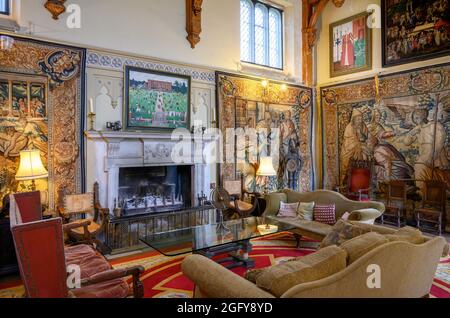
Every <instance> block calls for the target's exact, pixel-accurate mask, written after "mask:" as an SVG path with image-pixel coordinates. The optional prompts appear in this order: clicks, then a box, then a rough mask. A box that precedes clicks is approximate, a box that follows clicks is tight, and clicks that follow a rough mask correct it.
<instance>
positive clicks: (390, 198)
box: [381, 180, 407, 227]
mask: <svg viewBox="0 0 450 318" xmlns="http://www.w3.org/2000/svg"><path fill="white" fill-rule="evenodd" d="M406 195H407V185H406V182H404V181H399V180H391V181H389V182H387V187H386V210H385V211H384V213H383V214H382V215H381V224H385V223H388V224H394V225H396V226H397V227H401V226H402V225H403V224H406V204H407V198H406Z"/></svg>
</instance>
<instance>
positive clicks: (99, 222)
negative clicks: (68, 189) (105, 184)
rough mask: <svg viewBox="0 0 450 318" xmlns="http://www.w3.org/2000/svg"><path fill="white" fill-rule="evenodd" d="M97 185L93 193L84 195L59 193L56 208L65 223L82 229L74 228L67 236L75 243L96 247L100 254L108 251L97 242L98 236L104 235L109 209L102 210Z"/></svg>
mask: <svg viewBox="0 0 450 318" xmlns="http://www.w3.org/2000/svg"><path fill="white" fill-rule="evenodd" d="M98 191H99V189H98V183H97V182H96V183H95V184H94V192H92V193H84V194H65V193H64V192H65V190H62V191H60V203H61V202H62V204H61V205H60V206H59V207H58V212H59V215H60V216H61V217H62V219H63V220H64V221H65V223H75V224H76V223H80V224H86V222H85V221H89V224H88V225H84V226H83V228H80V227H75V228H73V229H72V230H70V231H69V232H68V235H69V237H70V238H71V239H73V240H74V241H75V242H79V241H86V242H91V243H93V244H95V245H96V247H97V248H98V249H99V250H100V251H102V252H105V253H107V252H109V249H108V248H107V247H106V246H105V245H104V244H103V243H102V242H101V241H100V240H99V237H100V235H102V234H103V233H105V232H106V231H107V228H108V223H109V209H107V208H102V207H101V205H100V203H99V201H98V197H99V193H98Z"/></svg>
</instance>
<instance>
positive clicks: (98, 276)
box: [10, 193, 144, 298]
mask: <svg viewBox="0 0 450 318" xmlns="http://www.w3.org/2000/svg"><path fill="white" fill-rule="evenodd" d="M24 198H26V200H22V199H24ZM36 198H37V196H36V193H34V194H31V193H30V194H28V195H12V196H11V207H10V218H11V232H12V234H13V239H14V245H15V249H16V254H17V260H18V263H19V268H20V275H21V277H22V281H23V283H24V286H25V291H26V296H27V297H31V298H66V297H78V298H119V297H120V298H121V297H128V296H134V297H142V296H143V286H142V283H141V282H140V280H139V276H140V274H142V273H143V271H144V269H143V268H142V267H141V266H136V267H131V268H127V269H123V270H114V269H113V268H112V266H111V265H110V264H109V262H108V261H107V260H106V259H105V258H104V257H103V256H102V255H101V254H100V253H99V252H97V251H96V250H95V249H94V248H93V247H91V246H89V245H85V244H82V245H76V246H64V242H63V236H64V235H63V229H65V230H67V228H64V227H63V223H62V219H61V218H53V219H49V220H41V219H40V218H41V217H40V216H39V215H38V214H37V213H36V212H37V208H36V207H37V206H40V202H39V201H36ZM31 203H33V205H29V204H31ZM23 220H27V221H29V222H23ZM75 226H78V227H79V226H80V225H79V224H68V225H67V226H66V227H68V228H74V227H75ZM70 265H77V266H78V268H79V269H80V277H79V278H80V284H81V286H80V288H75V287H73V288H70V287H72V286H69V285H68V281H70V280H69V279H68V274H70V273H67V268H68V267H69V266H70ZM129 276H132V286H130V285H129V284H128V283H127V280H126V278H127V277H129Z"/></svg>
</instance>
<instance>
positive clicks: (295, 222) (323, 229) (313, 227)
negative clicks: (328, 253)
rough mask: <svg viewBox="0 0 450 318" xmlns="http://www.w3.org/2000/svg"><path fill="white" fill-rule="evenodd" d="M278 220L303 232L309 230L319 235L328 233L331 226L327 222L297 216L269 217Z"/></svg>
mask: <svg viewBox="0 0 450 318" xmlns="http://www.w3.org/2000/svg"><path fill="white" fill-rule="evenodd" d="M271 218H273V219H275V220H277V221H278V222H281V223H285V224H288V225H292V226H294V227H295V228H297V229H300V230H303V231H305V232H311V233H315V234H317V235H319V236H323V237H324V236H327V234H328V233H330V231H331V229H332V227H331V225H328V224H323V223H319V222H316V221H304V220H300V219H299V218H278V217H271Z"/></svg>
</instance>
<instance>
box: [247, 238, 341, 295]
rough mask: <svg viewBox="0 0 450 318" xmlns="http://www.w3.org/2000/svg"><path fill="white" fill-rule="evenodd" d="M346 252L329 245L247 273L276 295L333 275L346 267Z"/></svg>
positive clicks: (250, 277)
mask: <svg viewBox="0 0 450 318" xmlns="http://www.w3.org/2000/svg"><path fill="white" fill-rule="evenodd" d="M346 259H347V253H346V252H345V251H344V250H342V249H340V248H339V247H337V246H329V247H327V248H324V249H322V250H320V251H317V252H315V253H313V254H310V255H307V256H303V257H299V258H296V259H295V260H293V261H289V262H285V263H283V264H279V265H275V266H271V267H268V268H266V269H264V270H262V271H255V272H254V273H253V274H250V275H247V277H248V278H249V279H252V280H254V281H255V282H256V285H257V286H258V287H259V288H261V289H263V290H266V291H268V292H270V293H271V294H273V295H274V296H276V297H281V296H282V295H283V294H284V293H285V292H287V291H288V290H289V289H290V288H292V287H294V286H296V285H298V284H303V283H307V282H312V281H316V280H319V279H322V278H325V277H328V276H330V275H333V274H335V273H337V272H339V271H341V270H343V269H345V267H346Z"/></svg>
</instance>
